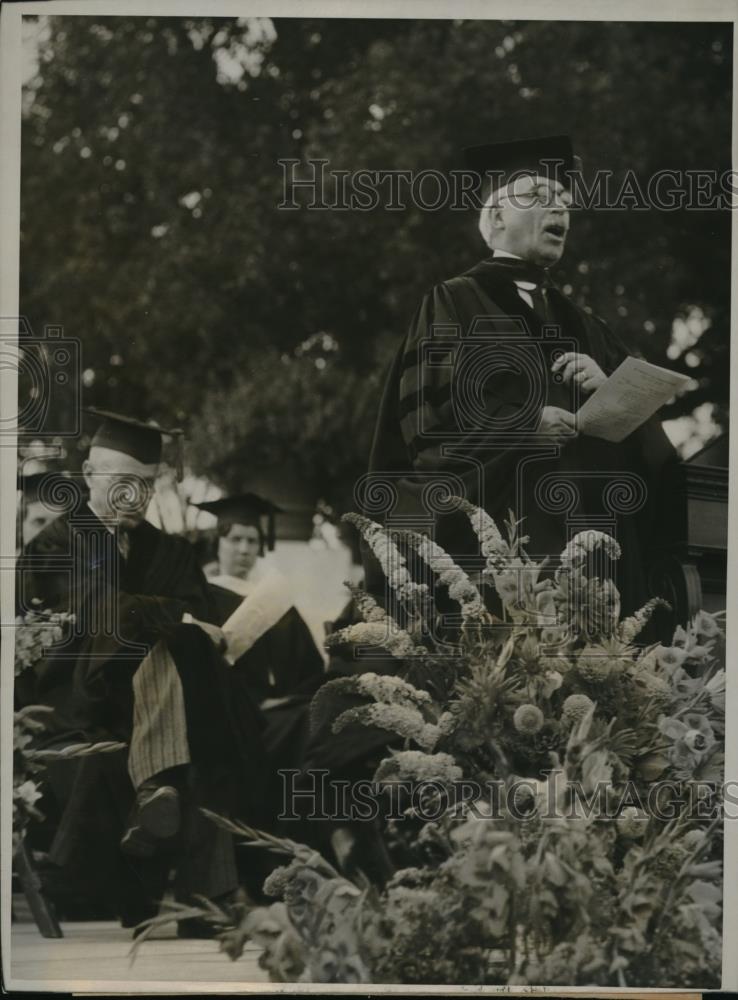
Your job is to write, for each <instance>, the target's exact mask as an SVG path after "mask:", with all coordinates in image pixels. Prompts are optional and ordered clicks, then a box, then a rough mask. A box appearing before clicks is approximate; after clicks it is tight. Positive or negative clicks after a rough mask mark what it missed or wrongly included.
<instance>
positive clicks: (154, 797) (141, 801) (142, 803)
mask: <svg viewBox="0 0 738 1000" xmlns="http://www.w3.org/2000/svg"><path fill="white" fill-rule="evenodd" d="M136 802H137V810H136V818H135V821H134V822H133V823H132V824H131V826H129V827H128V829H127V830H126V832H125V833H124V834H123V837H122V838H121V842H120V849H121V850H122V851H123V853H124V854H127V855H129V857H133V858H150V857H151V856H152V855H153V854H154V852H155V851H156V848H157V846H158V845H157V842H158V841H159V840H166V839H167V838H168V837H173V836H174V835H175V833H177V832H178V831H179V824H180V808H179V792H178V791H177V789H176V788H173V787H172V786H171V785H161V786H159V787H157V786H151V785H142V786H141V788H139V790H138V793H137V795H136Z"/></svg>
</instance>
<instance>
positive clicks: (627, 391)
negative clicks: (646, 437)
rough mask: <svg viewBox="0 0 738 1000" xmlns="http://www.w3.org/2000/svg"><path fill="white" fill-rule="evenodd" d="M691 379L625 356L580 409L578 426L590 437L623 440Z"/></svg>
mask: <svg viewBox="0 0 738 1000" xmlns="http://www.w3.org/2000/svg"><path fill="white" fill-rule="evenodd" d="M688 381H689V378H688V377H687V376H686V375H679V374H677V373H676V372H671V371H669V370H668V369H666V368H659V366H658V365H652V364H649V362H648V361H641V360H640V358H626V359H625V361H623V363H622V364H621V365H620V367H619V368H617V369H616V370H615V371H614V372H613V373H612V375H611V376H610V377H609V378H608V380H607V381H606V382H604V383H603V384H602V385H601V386H600V387H599V389H595V391H594V392H593V393H592V395H591V396H590V397H589V399H588V400H587V401H586V402H585V403H584V404H583V405H582V406H581V407H580V408H579V411H578V412H577V415H576V416H577V429H578V430H579V432H580V434H588V435H589V436H590V437H597V438H602V439H604V440H605V441H613V442H616V443H617V442H619V441H622V440H623V439H624V438H626V437H627V436H628V435H629V434H632V433H633V431H634V430H637V428H638V427H640V426H641V424H643V423H645V421H646V420H648V418H649V417H651V416H653V414H654V413H655V412H656V411H657V410H658V409H659V408H660V407H662V406H663V405H664V403H666V402H667V401H668V400H669V399H671V397H672V396H673V395H674V394H675V393H676V392H677V391H678V390H679V389H681V388H682V387H683V386H684V385H685V384H686V383H687V382H688Z"/></svg>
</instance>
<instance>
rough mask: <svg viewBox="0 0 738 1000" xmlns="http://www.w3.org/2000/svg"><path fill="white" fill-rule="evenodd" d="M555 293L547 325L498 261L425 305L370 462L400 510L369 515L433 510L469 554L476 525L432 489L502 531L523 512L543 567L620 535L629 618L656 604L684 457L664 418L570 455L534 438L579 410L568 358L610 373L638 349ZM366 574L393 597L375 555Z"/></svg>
mask: <svg viewBox="0 0 738 1000" xmlns="http://www.w3.org/2000/svg"><path fill="white" fill-rule="evenodd" d="M547 294H548V303H549V308H550V310H551V312H550V314H549V316H548V317H544V316H542V315H540V314H539V313H537V312H535V311H534V310H533V309H532V308H530V307H529V306H528V305H527V304H526V303H525V302H523V300H522V299H521V297H520V295H519V294H518V291H517V288H516V286H515V283H514V281H513V280H512V278H511V276H510V271H509V270H508V269H506V268H505V266H504V265H503V266H499V265H498V263H497V262H496V261H495V260H494V259H493V258H489V259H487V260H484V261H481V262H480V263H478V264H477V265H475V266H474V267H473V268H471V269H470V270H469V271H467V272H466V273H464V274H462V275H460V276H458V277H456V278H453V279H451V280H450V281H445V282H443V283H441V284H440V285H437V286H436V287H435V288H433V289H431V291H429V292H428V293H427V294H426V295H425V297H424V298H423V301H422V302H421V304H420V306H419V308H418V310H417V312H416V314H415V317H414V319H413V321H412V324H411V326H410V330H409V332H408V335H407V337H406V338H405V340H404V342H403V344H402V346H401V348H400V350H399V351H398V353H397V355H396V357H395V359H394V362H393V363H392V366H391V368H390V371H389V375H388V377H387V380H386V384H385V388H384V393H383V397H382V401H381V404H380V412H379V416H378V421H377V425H376V430H375V435H374V441H373V446H372V451H371V457H370V473H371V474H372V476H373V478H374V479H375V480H376V481H377V483H379V482H384V483H388V484H389V485H390V486H391V492H390V493H388V495H392V497H393V500H392V502H391V504H390V506H389V508H388V509H387V510H385V511H384V512H381V513H380V514H379V515H378V513H377V512H376V510H375V509H373V510H372V511H367V513H368V514H369V516H371V517H373V518H374V519H375V520H376V519H380V520H381V519H382V517H383V516H384V517H386V516H387V515H390V514H391V515H397V514H398V513H402V514H410V515H416V516H422V515H423V514H425V516H426V519H427V514H428V510H429V509H430V511H431V513H432V514H433V515H434V517H435V523H436V532H437V535H436V537H437V540H438V541H439V543H440V544H441V545H442V546H443V547H444V548H446V549H447V550H448V551H449V552H451V553H452V554H453V555H461V556H471V555H472V554H473V553H478V550H479V546H478V542H477V541H476V539H475V538H474V536H473V534H472V532H471V530H470V527H469V524H468V522H467V520H466V518H465V517H463V516H462V515H461V514H458V513H454V514H450V515H448V514H444V513H443V512H442V505H441V506H437V507H436V508H435V509H434V507H433V502H434V501H433V498H434V493H433V489H432V487H433V485H434V484H435V485H441V486H443V487H444V488H446V489H447V490H448V491H449V492H452V493H457V494H458V493H460V494H462V495H465V496H466V497H467V498H468V499H469V500H470V501H471V502H472V503H475V504H478V505H480V506H482V507H483V508H484V509H485V510H486V511H487V512H488V513H489V514H491V515H492V516H493V517H494V518H495V519H496V520H497V522H498V526H499V527H500V528H502V521H503V519H505V518H506V517H507V512H508V510H510V509H511V510H513V512H514V513H515V515H516V517H518V518H523V523H522V531H523V533H524V534H525V535H528V536H529V538H530V542H529V545H528V546H527V548H528V551H529V553H530V555H531V556H533V557H543V556H547V555H549V556H551V555H553V556H555V555H557V554H558V553H559V552H561V550H562V549H563V548H564V546H565V545H566V543H567V541H568V540H569V538H570V537H571V535H572V534H573V533H574V532H575V531H579V530H583V529H586V528H597V529H603V530H607V531H610V532H611V533H613V534H615V535H616V537H617V538H618V540H619V542H620V544H621V547H622V550H623V555H622V559H621V561H620V564H619V565H618V567H617V569H616V581H617V583H618V586H619V587H620V590H621V599H622V604H623V610H624V611H627V610H631V609H633V608H634V607H635V606H637V605H639V604H640V603H642V602H643V601H645V600H646V599H647V598H648V597H649V596H653V595H651V594H649V593H648V591H649V587H648V582H647V579H646V550H647V545H648V539H649V536H650V533H651V531H652V526H653V523H654V518H655V517H656V516H657V514H658V507H659V485H660V482H661V478H662V475H663V472H664V469H665V466H666V465H667V464H668V463H671V462H673V461H675V459H676V455H675V452H674V449H673V448H672V446H671V444H670V443H669V441H668V439H667V437H666V435H665V434H664V431H663V428H662V427H661V424H660V422H659V420H658V419H657V418H656V417H654V418H652V419H651V420H649V421H647V422H646V423H645V424H644V425H643V426H642V427H640V428H639V429H638V430H637V431H635V432H634V433H633V434H631V435H630V436H629V437H628V438H626V439H625V440H624V441H623V442H622V443H620V444H612V443H609V442H606V441H603V440H599V439H595V438H591V437H587V436H585V435H580V436H579V437H578V438H577V439H576V440H574V441H572V442H569V443H567V444H566V445H564V446H563V447H560V448H559V447H556V446H553V445H550V444H545V443H541V442H540V440H536V439H535V438H534V433H535V430H536V427H537V425H538V421H539V418H540V413H541V410H542V408H543V407H544V406H546V405H552V406H559V407H562V408H564V409H568V410H569V411H571V412H575V411H576V409H577V408H578V406H579V405H581V403H582V402H583V401H584V399H585V398H586V396H585V395H584V394H582V395H581V396H580V397H579V398H578V397H577V391H578V390H577V389H576V388H575V387H574V386H572V385H570V386H565V385H563V383H561V382H560V381H559V380H558V379H557V378H556V377H555V376H554V375H553V374H552V372H551V365H552V363H553V360H554V358H555V357H556V352H557V351H562V350H563V351H577V352H581V353H584V354H588V355H590V356H591V357H592V358H593V359H594V360H595V361H596V362H597V363H598V364H599V365H600V367H601V368H602V369H603V371H604V372H605V373H606V374H608V375H609V374H611V373H612V372H613V371H614V370H615V369H616V368H617V367H618V365H619V364H620V363H621V362H622V361H623V360H624V358H625V357H627V356H628V353H629V352H628V350H627V348H626V347H625V345H624V344H623V342H622V341H621V340H620V339H619V337H617V336H616V335H615V334H614V333H613V332H612V331H611V330H610V329H609V328H608V327H607V325H606V324H605V323H604V322H603V321H602V320H601V319H599V318H598V317H596V316H595V315H593V314H592V313H589V312H586V311H584V310H582V309H579V308H578V307H577V306H575V305H574V304H573V303H572V302H571V301H570V300H569V299H568V298H567V297H566V296H565V295H563V294H562V293H561V292H560V291H558V289H556V288H550V289H549V290H548V293H547ZM552 327H553V328H552ZM429 503H430V505H431V506H430V508H429V507H428V504H429ZM365 565H366V570H367V584H368V589H370V590H372V591H373V592H375V593H377V594H381V593H382V592H383V591H384V581H383V580H382V578H381V574H380V572H379V567H378V565H377V563H376V561H375V560H373V559H372V558H371V556H370V555H369V554H367V557H366V560H365ZM467 565H470V564H469V563H467Z"/></svg>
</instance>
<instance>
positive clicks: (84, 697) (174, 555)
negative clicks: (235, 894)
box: [16, 504, 268, 898]
mask: <svg viewBox="0 0 738 1000" xmlns="http://www.w3.org/2000/svg"><path fill="white" fill-rule="evenodd" d="M129 538H130V551H129V554H128V558H127V559H125V560H123V559H122V558H120V557H119V555H118V552H117V549H116V547H115V541H114V538H113V536H112V535H111V533H110V532H109V531H108V529H107V528H106V527H105V526H104V525H103V524H102V523H101V522H100V521H99V520H98V519H97V518H96V517H95V515H94V514H93V513H92V511H91V510H90V508H89V507H87V505H86V504H81V505H79V506H78V507H77V508H76V509H75V510H74V511H72V512H70V513H66V514H63V515H61V516H60V517H59V518H57V519H56V520H55V521H53V522H52V523H51V524H50V525H48V526H47V527H46V528H45V529H44V530H43V531H42V532H41V533H40V534H39V535H38V536H37V537H36V538H35V539H34V540H33V541H32V542H31V543H30V545H29V546H28V547H27V550H26V551H25V552H24V554H23V556H22V558H21V560H20V561H19V564H18V572H17V588H16V593H17V603H18V610H19V611H23V610H25V609H28V608H29V607H32V606H34V602H35V606H37V607H41V608H51V609H54V610H66V611H71V612H72V613H73V614H75V615H76V616H77V622H76V627H75V630H74V631H75V634H74V636H73V637H72V639H71V641H70V642H69V643H68V644H66V645H64V646H60V647H58V648H54V649H52V650H51V651H50V652H49V655H47V656H46V657H44V659H43V660H42V661H41V662H40V663H39V664H38V665H37V667H36V668H34V675H35V676H34V677H33V681H34V684H33V688H34V690H32V691H29V690H28V686H29V685H28V683H26V690H25V691H24V699H25V701H26V703H29V702H35V703H40V704H47V705H49V706H51V707H52V708H53V709H54V712H53V713H52V714H50V715H49V716H48V717H47V719H46V722H45V724H46V737H45V738H46V742H47V743H48V744H49V745H53V744H61V745H63V744H66V743H69V742H76V741H79V740H85V741H86V740H111V739H112V740H120V741H123V742H125V743H129V742H130V738H131V732H132V722H133V691H132V678H133V675H134V673H135V671H136V670H137V668H138V666H139V664H140V663H141V660H142V659H143V657H144V656H145V655H146V653H147V652H148V650H150V649H151V648H152V647H153V645H154V644H155V643H156V642H157V641H159V640H162V639H163V640H165V641H166V644H167V647H168V649H169V651H170V653H171V655H172V657H173V660H174V663H175V665H176V668H177V672H178V675H179V678H180V681H181V684H182V692H183V696H184V706H185V716H186V726H187V740H188V745H189V750H190V757H191V764H192V766H191V767H190V769H189V777H188V779H187V780H188V785H187V788H188V791H187V796H188V800H189V802H190V803H191V804H192V805H193V810H192V814H193V816H194V815H195V813H198V809H197V808H196V807H199V806H205V807H207V808H210V809H212V810H214V811H216V812H220V813H224V814H228V815H232V816H237V817H240V818H243V819H246V820H247V821H249V822H252V823H255V824H256V825H258V824H260V823H262V822H264V819H265V801H266V794H267V789H266V782H267V780H268V774H267V769H266V767H265V759H266V758H265V751H264V747H263V738H262V733H263V727H264V722H263V717H262V715H261V713H260V711H259V709H258V708H257V706H256V705H255V704H254V702H253V700H252V699H251V698H250V696H249V694H248V692H247V691H246V689H245V687H244V685H243V683H242V682H241V680H240V678H239V677H238V676H237V675H236V674H234V673H233V671H232V670H231V668H230V666H229V665H228V664H227V663H226V662H225V660H224V659H223V658H222V656H221V655H220V654H219V653H218V652H217V651H216V649H215V647H214V646H213V644H212V642H211V640H210V639H209V638H208V636H206V635H205V633H204V632H203V631H202V630H201V629H200V628H199V627H198V626H196V625H193V624H182V623H181V619H182V616H183V614H184V613H185V612H189V613H190V614H192V615H193V616H194V617H196V618H199V619H201V620H209V621H214V618H215V612H214V608H213V606H212V603H211V599H210V594H209V591H208V587H207V583H206V581H205V578H204V576H203V574H202V572H201V570H200V569H199V567H198V566H197V563H196V561H195V559H194V555H193V553H192V550H191V547H190V546H189V544H188V543H187V541H186V540H185V539H182V538H178V537H174V536H169V535H166V534H164V533H163V532H162V531H160V530H158V529H157V528H155V527H154V526H153V525H150V524H148V523H147V522H144V523H142V524H141V525H139V526H138V527H137V528H136V529H135V530H133V531H132V532H130V535H129ZM114 621H117V626H116V627H114V628H110V627H105V623H107V624H108V625H109V624H110V623H111V622H114ZM26 681H27V678H26ZM118 758H120V759H118ZM125 760H126V755H125V753H124V754H122V755H119V754H116V755H111V756H110V757H109V758H108V757H99V758H89V760H88V762H85V761H83V762H81V764H80V766H79V774H78V779H79V780H77V781H76V783H73V787H72V788H71V790H70V789H67V792H68V794H65V795H64V800H65V801H64V803H63V807H64V811H63V817H62V822H61V824H60V827H59V831H58V833H57V837H56V839H55V841H54V843H53V845H52V851H51V853H52V857H53V859H54V860H55V861H56V862H57V863H58V864H60V865H65V864H66V865H71V866H72V868H74V869H75V870H77V869H78V868H79V861H78V860H77V859H79V858H80V857H84V854H85V851H86V850H89V852H90V853H89V855H88V857H89V858H93V857H94V856H96V855H97V856H100V857H104V858H105V859H106V861H107V862H109V863H112V862H113V861H116V862H117V861H119V860H120V856H119V851H118V849H117V842H118V840H119V839H120V836H121V834H122V832H123V829H124V828H125V822H126V816H127V812H128V810H129V809H130V807H131V806H132V803H133V788H132V786H131V784H130V780H129V779H127V774H126V766H125ZM62 766H64V767H73V762H70V763H69V764H65V765H59V766H58V767H57V770H61V767H62ZM111 787H112V788H113V799H114V800H115V801H116V803H117V804H118V808H117V812H116V815H115V816H112V815H111V816H110V817H109V819H110V822H109V823H108V824H107V826H106V830H105V835H104V836H102V837H100V836H98V837H95V836H94V832H95V831H96V830H99V823H98V816H97V814H98V813H99V810H100V805H99V803H100V802H102V801H104V800H105V799H106V798H107V797H109V795H108V794H107V793H106V792H104V789H106V788H107V789H108V791H109V790H110V788H111ZM198 815H200V814H199V813H198ZM195 819H196V817H195ZM195 825H196V826H197V823H196V824H195ZM211 825H212V824H208V826H211ZM185 826H186V829H187V830H191V829H194V828H193V826H192V823H190V822H189V821H187V822H186V824H185ZM88 832H89V833H90V834H91V836H87V833H88ZM209 833H210V831H209V829H208V830H204V829H202V828H199V827H198V829H197V830H196V831H195V832H194V833H193V836H195V837H196V838H197V840H198V842H199V843H200V844H202V843H203V842H204V840H203V838H204V839H205V840H207V838H208V836H209ZM103 841H104V842H105V843H104V844H103V843H102V842H103ZM103 847H104V848H105V849H104V850H103ZM170 863H171V860H170ZM93 864H94V862H91V864H90V866H89V868H90V872H89V874H91V876H92V877H93V879H94V877H95V875H94V872H93V871H92V867H93ZM146 864H147V863H144V865H143V867H144V868H146ZM134 867H135V866H134ZM140 868H141V866H138V867H137V868H136V872H137V873H140ZM167 870H168V869H167ZM159 874H161V872H159ZM126 876H127V878H130V877H131V871H126ZM97 877H98V878H102V873H98V875H97ZM147 885H148V890H147V891H148V892H149V894H150V896H151V898H154V897H155V895H156V893H155V892H152V890H151V882H150V880H149V882H148V883H147ZM159 888H162V886H161V885H159Z"/></svg>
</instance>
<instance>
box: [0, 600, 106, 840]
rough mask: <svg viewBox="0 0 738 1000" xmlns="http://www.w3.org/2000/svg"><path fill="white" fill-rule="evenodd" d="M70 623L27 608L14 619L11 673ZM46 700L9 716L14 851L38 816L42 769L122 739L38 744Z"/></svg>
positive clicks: (69, 618)
mask: <svg viewBox="0 0 738 1000" xmlns="http://www.w3.org/2000/svg"><path fill="white" fill-rule="evenodd" d="M73 622H74V615H71V614H67V613H65V612H61V613H54V612H51V611H32V612H29V613H28V614H26V615H25V616H19V617H18V618H17V619H16V629H15V675H16V677H17V676H19V675H20V674H22V673H23V672H24V671H26V670H29V669H32V668H33V666H34V665H35V664H36V663H37V662H38V661H39V660H40V659H41V657H42V656H43V655H44V654H45V652H46V650H47V649H49V648H50V647H51V646H52V645H53V644H54V643H57V642H59V641H60V640H61V639H62V638H63V637H64V633H65V630H67V629H68V628H69V626H71V625H72V624H73ZM52 711H53V709H52V708H51V707H50V706H48V705H27V706H26V707H24V708H22V709H20V710H19V711H17V712H15V713H14V715H13V854H15V852H16V851H17V850H18V848H19V847H20V845H21V844H22V842H23V838H24V836H25V832H26V829H27V828H28V824H29V823H30V822H31V821H32V820H43V818H44V817H43V814H42V813H41V811H40V809H39V807H38V804H37V803H38V802H39V800H40V799H41V798H42V797H43V790H42V786H43V771H44V769H45V767H46V765H47V764H48V763H49V762H50V761H52V760H67V759H71V758H73V757H84V756H87V755H88V754H92V753H111V752H114V751H116V750H121V749H123V748H124V747H125V744H124V743H117V742H113V741H110V742H101V743H74V744H69V745H67V746H65V747H63V748H61V749H52V748H50V747H46V748H41V747H38V746H37V744H38V741H39V737H41V736H42V734H43V732H44V730H45V726H44V717H45V716H47V715H48V714H49V713H50V712H52Z"/></svg>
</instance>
